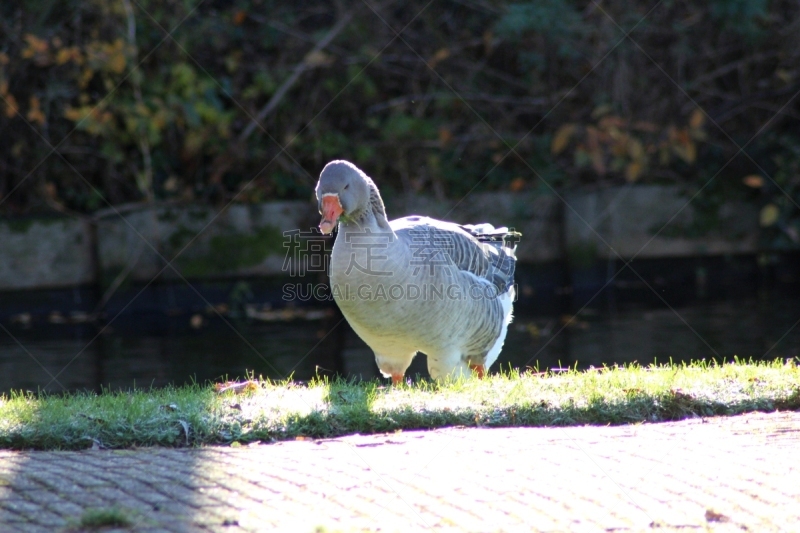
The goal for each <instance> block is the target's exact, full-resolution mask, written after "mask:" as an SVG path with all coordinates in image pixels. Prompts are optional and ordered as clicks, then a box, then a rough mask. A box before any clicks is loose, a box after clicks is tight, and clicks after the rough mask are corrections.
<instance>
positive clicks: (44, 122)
mask: <svg viewBox="0 0 800 533" xmlns="http://www.w3.org/2000/svg"><path fill="white" fill-rule="evenodd" d="M340 5H341V6H344V7H337V6H340ZM195 8H196V9H195ZM341 9H353V10H354V11H353V12H352V19H351V20H350V22H349V23H348V24H347V25H345V26H344V27H343V29H342V30H341V31H340V32H339V33H338V34H336V35H335V36H334V37H333V39H332V40H331V42H330V44H329V45H328V46H326V47H325V48H324V49H322V50H320V51H318V52H315V53H313V54H309V52H310V51H311V50H312V48H313V47H314V43H315V42H317V41H318V40H319V39H321V38H322V37H323V36H325V35H326V34H327V32H329V31H330V30H331V28H333V27H334V26H335V23H336V21H337V19H338V18H339V17H341V16H342V15H343V12H342V11H341ZM379 14H380V16H381V17H382V18H383V19H384V20H385V21H386V24H383V23H382V22H380V19H378V18H377V17H376V16H375V14H374V13H373V12H372V11H371V10H370V9H367V8H365V7H364V6H363V5H361V4H358V5H357V6H350V5H348V4H340V3H336V2H330V1H324V0H315V1H312V2H306V3H286V2H276V1H273V0H235V1H233V2H228V3H221V4H220V3H211V4H209V3H207V2H202V3H199V4H198V3H194V2H166V3H165V2H159V1H156V0H142V1H138V2H129V1H127V0H120V1H119V2H106V1H105V0H89V1H79V0H65V1H63V2H55V1H53V0H30V1H28V2H22V3H20V2H5V3H3V4H2V6H0V30H1V31H0V202H2V204H0V207H1V208H2V211H3V212H5V213H25V212H31V211H36V210H39V211H49V210H53V209H58V210H63V209H71V210H75V211H80V212H91V211H95V210H97V209H101V208H104V207H107V206H108V204H109V203H110V204H121V203H125V202H136V201H151V200H155V199H174V200H185V201H201V202H208V203H225V202H228V201H230V200H235V201H241V202H259V201H265V200H267V199H272V198H303V199H307V198H308V197H309V195H310V193H311V191H312V188H313V185H314V181H315V178H316V176H317V174H318V172H319V169H320V168H321V167H322V166H323V165H324V164H325V163H326V162H327V161H329V160H330V159H333V158H350V159H352V160H354V161H355V162H356V163H357V164H359V165H361V166H362V167H363V168H365V169H366V170H367V171H368V172H369V173H370V174H371V175H373V176H375V177H376V178H377V179H378V181H379V182H380V185H381V187H382V189H383V190H385V191H386V192H387V194H389V195H391V194H393V193H396V192H398V191H402V192H404V193H411V194H413V193H417V192H427V193H435V194H437V195H438V196H440V197H441V196H453V197H455V196H460V195H463V194H466V193H467V192H468V191H469V190H471V189H472V187H473V186H474V185H475V184H479V188H480V189H490V190H491V189H495V190H497V189H506V190H508V189H510V190H512V191H517V190H521V189H534V190H549V188H550V186H552V187H579V186H585V185H588V186H592V187H596V186H600V187H603V186H608V185H613V184H620V183H625V182H626V181H627V182H630V181H637V182H659V183H681V184H685V185H686V186H687V189H692V188H694V189H697V188H700V187H702V186H703V184H704V183H705V182H706V181H707V180H708V178H709V177H710V176H712V175H714V174H715V173H716V172H717V171H718V170H719V169H720V168H722V167H723V165H724V164H725V162H726V161H727V160H728V159H730V158H731V157H733V156H734V155H735V154H736V152H737V150H738V146H735V145H734V143H732V142H731V141H730V139H731V138H734V139H737V143H738V144H741V143H743V142H745V140H747V139H749V138H750V137H752V136H753V135H754V133H755V132H756V131H759V129H760V128H761V127H762V126H763V125H764V124H767V123H768V121H770V120H771V119H772V118H773V117H774V115H775V111H776V110H777V109H781V108H782V106H783V105H784V104H786V102H787V101H788V99H789V98H790V97H791V95H793V94H794V93H795V92H796V90H797V87H798V84H800V69H798V67H797V65H799V64H800V48H798V47H797V46H795V40H794V33H795V31H794V27H795V26H796V24H795V23H796V21H797V20H798V18H799V17H800V6H799V5H798V4H797V3H796V2H789V1H788V0H775V1H770V2H768V1H767V0H757V1H753V2H751V1H745V0H714V1H712V2H710V3H707V4H691V3H686V2H662V3H661V4H658V5H657V6H656V7H655V8H654V9H653V3H652V2H645V1H644V0H640V1H636V2H632V3H631V2H621V1H618V0H614V1H611V2H604V3H602V4H593V3H590V2H578V1H575V0H542V1H537V2H505V1H502V0H498V1H492V2H468V3H463V2H434V3H432V4H429V3H428V2H426V1H424V0H413V1H411V2H408V3H405V4H403V5H402V6H389V7H386V8H384V9H383V10H382V11H381V12H380V13H379ZM415 17H416V18H415ZM409 23H410V26H409V27H408V28H407V29H406V30H405V31H404V33H403V35H402V39H398V38H397V36H396V35H395V34H394V30H393V29H392V28H403V27H404V26H405V25H406V24H409ZM631 30H632V33H631V35H630V39H627V38H624V35H625V33H624V32H627V31H631ZM167 32H172V33H171V34H169V35H171V37H170V36H168V35H167ZM296 71H302V72H301V74H300V75H299V76H298V77H297V78H296V82H295V83H293V84H288V85H285V84H286V83H287V80H289V79H291V78H292V76H293V73H294V72H296ZM673 82H674V83H673ZM684 91H685V92H684ZM273 98H274V99H275V100H273ZM695 103H696V104H697V105H698V106H699V107H700V108H701V109H702V110H704V111H705V112H707V113H709V115H708V116H706V115H705V113H704V112H702V111H700V110H699V109H698V108H697V107H695ZM268 105H269V107H267V106H268ZM797 105H798V103H797V102H793V103H790V104H789V105H788V106H787V107H786V108H785V109H783V111H782V112H783V115H782V116H783V117H784V119H782V120H775V121H774V122H772V123H770V128H769V132H770V135H769V136H765V137H764V140H763V142H762V139H756V142H754V143H753V146H755V145H756V144H758V145H759V151H758V155H757V156H756V155H753V157H754V158H755V157H757V163H758V165H760V166H762V167H764V168H766V167H767V166H771V165H772V162H773V161H774V160H775V158H777V157H780V158H784V159H786V158H789V159H791V158H792V157H794V156H793V155H791V153H790V152H791V150H789V148H788V146H787V145H786V144H785V142H794V141H789V140H788V139H789V138H790V137H791V136H792V134H793V132H794V131H795V130H796V124H794V123H793V122H792V121H791V120H789V119H787V118H786V117H792V116H794V115H793V114H796V113H797V111H796V109H797ZM261 110H266V111H265V113H266V115H265V118H264V119H263V120H262V121H261V123H260V124H259V125H258V126H257V127H255V128H253V129H252V132H251V133H247V131H248V130H247V128H248V127H250V124H251V122H252V120H253V118H254V117H255V116H257V115H258V114H259V112H260V111H261ZM531 130H532V131H531ZM529 132H530V134H529ZM779 139H784V141H785V142H784V141H779ZM767 141H768V142H767ZM512 146H513V147H515V152H516V154H518V156H519V157H517V155H514V154H512V155H511V156H510V157H507V156H508V154H509V150H510V148H511V147H512ZM52 147H57V149H56V153H54V154H51V151H52ZM748 153H753V154H755V153H756V152H755V151H753V152H750V151H748ZM786 161H788V160H786ZM782 165H783V166H781V167H778V168H775V172H777V174H776V176H781V174H780V171H779V168H784V167H786V166H787V165H788V167H791V163H790V162H787V163H786V164H782ZM531 168H533V170H531ZM746 172H752V170H742V169H741V168H740V166H736V165H733V166H730V167H728V168H726V169H725V170H724V172H723V173H722V174H721V175H720V179H721V180H723V181H726V182H731V183H735V184H736V186H737V187H738V190H736V189H735V188H731V187H724V188H721V189H719V191H718V192H717V193H715V194H720V195H722V196H721V197H720V202H722V201H724V200H725V199H726V198H728V197H727V196H725V195H728V194H732V195H733V196H742V195H744V196H745V197H746V198H747V199H749V200H750V201H757V202H760V203H761V204H763V205H765V206H766V205H775V206H776V208H777V209H778V210H779V211H780V213H781V218H780V220H781V221H782V222H781V223H783V221H784V220H793V219H794V218H796V217H797V211H792V209H794V208H796V206H795V207H791V206H790V205H789V204H787V205H786V206H784V205H782V204H780V202H779V195H782V194H783V193H782V192H780V191H779V190H777V189H775V190H767V189H765V190H764V191H762V193H763V195H764V196H758V197H757V195H752V194H751V195H749V196H748V195H747V194H745V193H746V192H747V189H746V186H745V185H743V184H742V181H741V178H742V177H743V176H744V175H745V173H746ZM785 172H786V173H787V177H776V178H775V179H776V180H779V179H780V180H784V181H786V180H790V178H789V177H788V172H789V171H788V170H787V171H785ZM539 178H542V179H544V180H546V182H547V183H546V184H545V183H544V182H542V181H541V179H539ZM765 178H766V176H765ZM776 191H777V192H776ZM751 192H752V191H751ZM792 194H795V193H792ZM720 202H717V203H720ZM712 203H713V202H712ZM790 204H791V202H790ZM770 209H772V208H770ZM784 209H785V210H786V212H785V213H784ZM770 213H772V211H770ZM793 217H794V218H793ZM790 231H791V230H790ZM784 233H785V232H784ZM787 235H788V234H787ZM787 238H789V240H791V238H790V237H788V236H787Z"/></svg>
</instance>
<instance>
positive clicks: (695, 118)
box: [689, 109, 706, 130]
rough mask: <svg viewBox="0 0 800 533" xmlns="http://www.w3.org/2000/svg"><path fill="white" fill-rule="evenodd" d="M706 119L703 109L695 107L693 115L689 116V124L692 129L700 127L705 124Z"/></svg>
mask: <svg viewBox="0 0 800 533" xmlns="http://www.w3.org/2000/svg"><path fill="white" fill-rule="evenodd" d="M705 121H706V114H705V113H703V110H702V109H695V110H694V111H692V116H690V117H689V126H690V127H691V128H692V129H695V130H696V129H698V128H701V127H702V126H703V124H704V123H705Z"/></svg>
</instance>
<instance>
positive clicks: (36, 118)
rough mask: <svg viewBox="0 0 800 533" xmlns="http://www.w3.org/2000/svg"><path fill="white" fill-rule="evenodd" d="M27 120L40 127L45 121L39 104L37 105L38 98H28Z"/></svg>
mask: <svg viewBox="0 0 800 533" xmlns="http://www.w3.org/2000/svg"><path fill="white" fill-rule="evenodd" d="M27 117H28V120H30V121H31V122H35V123H37V124H39V125H42V124H44V123H45V121H46V120H47V119H46V117H45V116H44V113H42V108H41V104H40V103H39V98H37V97H36V96H31V98H30V109H29V110H28V114H27Z"/></svg>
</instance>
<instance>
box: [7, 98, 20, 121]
mask: <svg viewBox="0 0 800 533" xmlns="http://www.w3.org/2000/svg"><path fill="white" fill-rule="evenodd" d="M5 104H6V116H7V117H8V118H14V115H16V114H17V109H18V107H19V106H17V99H16V98H14V95H13V94H10V93H9V94H6V96H5Z"/></svg>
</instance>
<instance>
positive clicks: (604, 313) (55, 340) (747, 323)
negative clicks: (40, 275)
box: [0, 290, 800, 392]
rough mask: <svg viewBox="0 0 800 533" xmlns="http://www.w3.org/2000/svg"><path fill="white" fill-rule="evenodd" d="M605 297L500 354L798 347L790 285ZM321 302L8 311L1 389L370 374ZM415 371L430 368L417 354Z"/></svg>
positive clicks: (597, 356)
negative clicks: (724, 295)
mask: <svg viewBox="0 0 800 533" xmlns="http://www.w3.org/2000/svg"><path fill="white" fill-rule="evenodd" d="M612 303H613V305H609V303H608V301H607V300H603V301H602V302H599V303H598V305H596V306H589V307H587V308H585V309H584V310H583V311H582V312H581V313H580V314H578V315H577V316H576V317H575V318H574V320H573V321H571V322H569V321H568V319H569V318H570V317H571V316H572V315H570V314H561V313H553V312H552V311H551V312H550V313H548V314H526V313H525V312H524V311H523V312H522V313H521V314H518V315H517V317H516V319H515V321H514V323H513V324H512V325H511V327H510V330H509V334H508V338H507V340H506V344H505V348H504V349H503V352H502V354H501V356H500V359H499V365H502V366H503V367H508V366H509V365H510V366H513V367H517V368H524V367H526V366H530V367H538V368H540V369H545V368H552V367H568V366H574V365H576V364H577V365H578V367H580V368H587V367H589V366H592V365H593V366H601V365H603V364H618V363H629V362H633V361H637V362H639V363H641V364H649V363H652V362H654V361H657V362H668V361H669V360H673V361H688V360H697V359H713V358H717V359H724V360H731V359H732V358H733V357H734V356H739V357H742V358H753V359H763V358H767V359H773V358H778V357H781V358H788V357H800V325H798V321H799V320H800V299H798V298H797V297H796V295H794V294H792V292H791V291H785V290H772V291H761V292H755V293H752V294H750V295H746V296H742V297H737V298H730V299H723V300H716V301H706V300H695V301H693V302H688V303H685V302H684V303H683V304H682V305H679V306H673V307H674V309H670V308H668V307H667V306H666V305H664V304H663V302H658V301H656V302H645V303H641V302H640V303H624V302H623V303H620V302H612ZM521 307H523V308H524V307H525V306H521ZM326 313H327V314H325V316H324V317H323V318H321V319H317V320H304V319H294V320H288V321H279V322H268V323H264V322H259V321H257V320H252V319H246V318H240V319H235V318H232V317H230V316H226V318H225V319H222V318H220V317H218V316H216V315H215V314H214V313H211V312H201V313H185V314H177V315H176V316H169V315H168V314H164V313H151V314H140V315H136V316H135V317H133V318H127V319H120V320H118V321H116V322H115V323H113V324H112V325H111V326H110V327H108V328H106V329H103V328H102V326H101V325H93V324H53V323H51V322H49V321H48V322H33V323H28V324H25V323H24V321H23V323H20V322H19V320H17V321H16V322H13V323H12V322H11V321H4V322H3V323H2V327H3V328H5V329H6V331H2V330H0V391H3V392H7V391H9V390H11V389H14V390H20V389H22V390H32V391H36V390H40V389H44V390H48V391H52V392H58V391H61V390H64V389H68V390H76V389H92V390H96V389H98V388H99V387H100V386H107V387H111V388H113V389H117V388H129V387H131V386H134V385H136V386H150V385H155V386H161V385H166V384H168V383H176V384H180V383H185V382H188V381H191V380H193V379H194V380H197V381H199V382H205V381H207V380H219V379H223V378H224V377H226V376H227V377H229V378H242V377H244V376H245V375H246V374H247V373H248V372H254V373H255V374H256V375H263V376H265V377H266V376H269V377H273V378H286V377H288V376H293V377H294V378H295V379H308V378H310V377H312V376H313V375H314V374H315V373H317V372H320V373H323V374H325V373H330V372H332V371H338V372H339V373H342V374H345V375H360V376H362V377H365V378H368V377H373V376H377V375H378V374H377V368H376V366H375V363H374V360H373V359H372V354H371V352H370V351H369V349H368V348H366V346H364V345H363V343H361V341H360V340H359V339H358V338H357V337H356V336H355V335H354V334H353V333H352V331H350V329H349V327H348V326H347V324H346V322H341V323H340V316H339V315H338V314H336V313H335V309H328V310H327V312H326ZM272 318H274V317H272ZM337 324H338V325H337ZM497 368H498V364H496V365H495V366H494V367H493V369H495V370H496V369H497ZM410 373H411V374H417V373H420V374H425V373H426V371H425V362H424V357H423V356H418V357H417V359H416V360H415V362H414V364H413V365H412V368H411V369H410Z"/></svg>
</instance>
